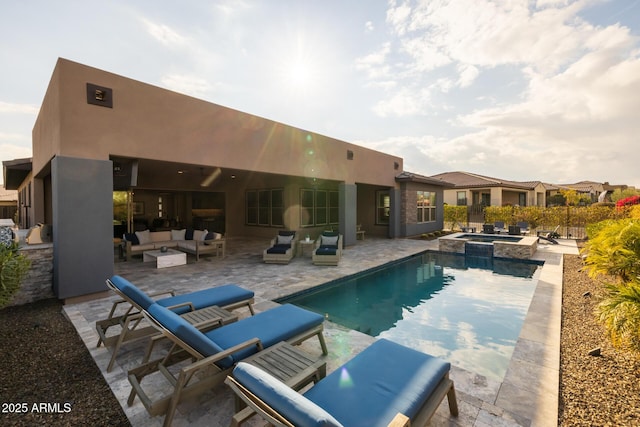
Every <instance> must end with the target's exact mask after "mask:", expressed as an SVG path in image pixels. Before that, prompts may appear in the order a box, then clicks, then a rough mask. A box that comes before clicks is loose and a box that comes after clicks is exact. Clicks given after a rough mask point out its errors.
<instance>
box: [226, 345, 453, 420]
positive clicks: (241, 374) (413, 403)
mask: <svg viewBox="0 0 640 427" xmlns="http://www.w3.org/2000/svg"><path fill="white" fill-rule="evenodd" d="M449 369H450V364H449V363H448V362H445V361H443V360H440V359H438V358H436V357H433V356H430V355H427V354H424V353H421V352H419V351H416V350H412V349H409V348H407V347H404V346H401V345H399V344H395V343H393V342H391V341H388V340H385V339H380V340H378V341H376V342H375V343H374V344H372V345H371V346H369V347H368V348H366V349H365V350H364V351H362V352H361V353H360V354H358V355H357V356H355V357H354V358H353V359H351V360H350V361H349V362H347V363H346V364H344V365H343V366H342V367H340V368H338V369H336V370H335V371H334V372H333V373H331V374H330V375H329V376H327V377H325V378H324V379H321V380H320V381H319V382H318V383H316V384H315V385H314V386H313V387H311V388H310V389H309V390H307V391H306V392H304V393H303V394H302V395H301V394H298V393H296V392H295V391H293V390H292V389H290V388H288V387H287V386H286V385H284V384H283V383H281V382H280V381H278V380H277V379H276V378H274V377H273V376H271V375H269V374H268V373H266V372H265V371H263V370H261V369H260V368H258V367H255V366H253V365H249V364H247V363H244V362H240V363H238V365H237V366H236V368H235V369H234V370H233V373H232V376H230V377H228V378H227V380H226V383H227V384H228V385H229V386H230V387H231V389H232V390H233V391H234V392H235V393H236V395H237V396H238V397H240V398H241V399H242V400H243V401H244V403H246V404H247V405H248V406H249V407H251V408H252V409H253V410H254V411H255V412H256V413H258V414H259V415H260V416H262V417H263V418H264V419H265V420H266V421H267V422H269V423H271V424H273V425H275V426H287V427H291V426H295V427H309V426H334V427H338V426H348V427H360V426H362V427H376V426H388V425H393V426H409V425H415V426H424V425H425V424H427V422H428V421H429V419H430V418H431V417H432V416H433V414H434V413H435V411H436V409H437V408H438V406H439V405H440V403H441V402H442V400H444V397H445V396H447V397H448V403H449V410H450V411H451V414H452V415H454V416H457V415H458V404H457V401H456V395H455V389H454V385H453V381H451V380H450V379H449ZM391 423H393V424H391ZM231 425H232V426H238V423H237V421H236V420H235V417H234V420H233V421H232V423H231Z"/></svg>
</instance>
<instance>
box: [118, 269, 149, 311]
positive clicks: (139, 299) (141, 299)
mask: <svg viewBox="0 0 640 427" xmlns="http://www.w3.org/2000/svg"><path fill="white" fill-rule="evenodd" d="M110 280H111V283H113V284H114V285H115V287H116V288H118V289H119V290H120V292H122V293H123V294H125V295H126V296H127V297H129V298H130V299H131V301H133V302H135V303H136V304H138V305H139V306H140V307H142V309H143V310H146V309H148V308H149V306H150V305H151V304H154V303H155V301H154V300H152V299H151V298H149V296H148V295H147V294H145V293H144V292H142V291H141V290H140V289H139V288H138V287H137V286H136V285H134V284H133V283H131V282H129V281H128V280H127V279H125V278H124V277H122V276H113V277H111V279H110Z"/></svg>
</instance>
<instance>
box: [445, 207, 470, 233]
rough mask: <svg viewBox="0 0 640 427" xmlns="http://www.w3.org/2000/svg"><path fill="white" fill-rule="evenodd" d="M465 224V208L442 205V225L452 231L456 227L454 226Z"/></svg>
mask: <svg viewBox="0 0 640 427" xmlns="http://www.w3.org/2000/svg"><path fill="white" fill-rule="evenodd" d="M466 222H467V207H466V206H450V205H444V223H445V225H448V226H449V229H450V230H453V229H454V228H455V227H456V224H466Z"/></svg>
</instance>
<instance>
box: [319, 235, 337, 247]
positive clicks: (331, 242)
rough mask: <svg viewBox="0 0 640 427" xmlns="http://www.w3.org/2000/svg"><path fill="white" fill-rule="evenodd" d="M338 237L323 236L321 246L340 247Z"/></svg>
mask: <svg viewBox="0 0 640 427" xmlns="http://www.w3.org/2000/svg"><path fill="white" fill-rule="evenodd" d="M338 237H339V236H322V240H321V241H320V244H321V245H324V246H338Z"/></svg>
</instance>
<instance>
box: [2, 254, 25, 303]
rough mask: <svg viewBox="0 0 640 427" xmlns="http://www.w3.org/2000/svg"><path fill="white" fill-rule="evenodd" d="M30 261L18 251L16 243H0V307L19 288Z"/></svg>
mask: <svg viewBox="0 0 640 427" xmlns="http://www.w3.org/2000/svg"><path fill="white" fill-rule="evenodd" d="M30 266H31V261H30V260H29V259H28V258H27V257H25V256H24V255H23V254H20V253H19V252H18V245H17V243H11V244H10V245H6V244H0V307H4V306H5V305H7V303H8V302H9V301H10V300H11V298H12V297H13V295H14V294H15V293H16V292H17V291H18V289H19V288H20V283H21V282H22V279H23V278H24V275H25V274H26V273H27V271H29V267H30Z"/></svg>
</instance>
